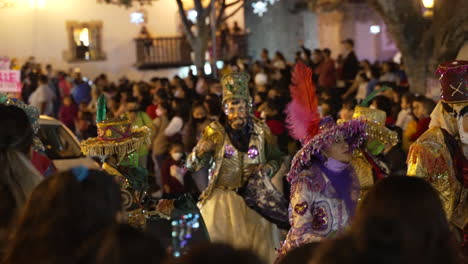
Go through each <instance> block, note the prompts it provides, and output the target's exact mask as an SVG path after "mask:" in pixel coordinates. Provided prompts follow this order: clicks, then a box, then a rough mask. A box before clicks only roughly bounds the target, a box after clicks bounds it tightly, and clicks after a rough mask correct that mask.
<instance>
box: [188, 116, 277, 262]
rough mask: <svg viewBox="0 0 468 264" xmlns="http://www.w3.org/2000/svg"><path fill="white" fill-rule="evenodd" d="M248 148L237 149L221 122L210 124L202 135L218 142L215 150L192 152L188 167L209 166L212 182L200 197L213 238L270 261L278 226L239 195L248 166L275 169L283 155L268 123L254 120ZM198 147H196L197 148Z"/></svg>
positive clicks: (275, 246) (192, 168) (272, 256)
mask: <svg viewBox="0 0 468 264" xmlns="http://www.w3.org/2000/svg"><path fill="white" fill-rule="evenodd" d="M252 122H253V131H252V133H251V137H250V142H249V149H248V151H247V152H240V151H238V150H237V149H236V148H235V147H234V146H233V144H232V143H231V140H230V138H229V137H228V136H227V133H226V131H225V128H224V127H223V126H222V125H221V124H220V123H219V122H213V123H211V124H210V125H209V126H208V127H207V128H206V129H205V131H204V133H203V135H202V140H203V139H208V140H210V141H212V142H214V143H215V150H214V151H213V152H212V153H206V154H205V155H204V156H203V157H201V158H199V157H197V155H196V151H193V152H192V153H191V154H190V156H189V157H188V159H187V168H189V169H191V170H195V171H197V170H199V169H201V168H203V167H205V166H209V167H210V181H209V184H208V187H207V188H206V190H205V191H204V192H203V193H202V195H201V197H200V199H201V201H200V203H199V204H200V211H201V214H202V216H203V220H204V221H205V223H206V226H207V228H208V233H209V235H210V238H211V240H212V241H215V242H225V243H228V244H231V245H233V246H235V247H238V248H247V249H251V250H253V251H254V252H255V253H257V254H258V255H259V256H261V257H262V258H263V259H264V260H266V261H269V262H268V263H271V262H272V261H273V260H274V258H275V248H278V247H279V242H280V233H279V230H278V228H277V227H276V226H275V225H274V224H273V223H271V222H269V221H268V220H267V219H265V218H263V217H262V216H261V215H260V214H258V213H257V212H256V211H254V210H252V209H251V208H249V207H248V206H247V204H246V203H245V201H244V199H243V197H241V196H240V195H239V194H237V191H238V190H239V188H241V187H243V186H244V184H245V183H246V181H247V179H248V177H249V176H250V175H249V173H248V172H246V171H245V169H246V168H247V167H249V165H259V164H267V165H268V166H271V168H272V175H273V172H275V171H277V170H278V168H279V165H280V159H281V155H278V154H280V153H279V152H278V146H277V145H276V143H275V142H274V138H273V136H272V135H271V132H270V131H269V129H268V127H267V126H266V124H265V123H264V122H262V121H260V120H258V119H255V118H254V119H252ZM195 149H196V147H195Z"/></svg>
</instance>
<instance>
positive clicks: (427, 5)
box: [422, 0, 434, 17]
mask: <svg viewBox="0 0 468 264" xmlns="http://www.w3.org/2000/svg"><path fill="white" fill-rule="evenodd" d="M422 4H423V6H424V13H423V16H424V17H432V16H433V15H434V0H422Z"/></svg>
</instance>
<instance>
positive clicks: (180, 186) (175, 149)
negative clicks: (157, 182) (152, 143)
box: [161, 143, 186, 198]
mask: <svg viewBox="0 0 468 264" xmlns="http://www.w3.org/2000/svg"><path fill="white" fill-rule="evenodd" d="M183 156H184V152H183V146H182V144H181V143H172V144H171V146H170V147H169V156H168V157H167V158H166V159H165V160H164V162H163V164H162V168H161V178H162V185H163V192H164V195H163V197H165V198H176V197H178V196H180V195H181V194H183V193H184V192H185V187H184V176H185V173H186V169H184V166H183V165H184V164H183V160H182V158H183Z"/></svg>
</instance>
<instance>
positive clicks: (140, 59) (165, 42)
mask: <svg viewBox="0 0 468 264" xmlns="http://www.w3.org/2000/svg"><path fill="white" fill-rule="evenodd" d="M135 43H136V57H137V62H136V66H137V67H138V69H140V70H145V69H158V68H171V67H182V66H188V65H192V64H193V62H192V55H191V52H192V48H191V47H190V45H189V43H188V41H187V40H186V38H185V37H183V36H179V37H157V38H137V39H135ZM231 45H233V46H232V47H233V48H230V47H231V46H230V44H228V43H221V41H220V38H219V37H218V40H217V58H218V59H219V60H229V59H232V57H235V56H239V57H245V56H246V54H247V38H246V35H234V36H232V42H231ZM208 52H209V53H210V55H211V54H212V52H210V51H208Z"/></svg>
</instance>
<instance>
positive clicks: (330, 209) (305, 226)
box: [279, 165, 350, 257]
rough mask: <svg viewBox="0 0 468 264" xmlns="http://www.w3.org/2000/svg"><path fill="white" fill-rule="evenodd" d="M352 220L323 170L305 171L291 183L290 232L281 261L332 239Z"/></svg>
mask: <svg viewBox="0 0 468 264" xmlns="http://www.w3.org/2000/svg"><path fill="white" fill-rule="evenodd" d="M349 218H350V216H349V215H348V211H347V210H346V205H345V202H344V201H343V200H342V199H340V198H339V197H338V195H337V193H336V191H335V189H334V188H333V186H332V183H331V181H330V180H329V179H328V178H327V176H326V175H325V174H324V173H323V172H322V170H321V169H320V168H319V167H318V166H316V165H312V166H309V167H308V168H306V169H303V170H302V171H301V172H300V173H299V174H298V175H297V177H295V178H294V179H293V180H292V182H291V202H290V205H289V223H290V224H291V229H290V230H289V232H288V235H287V237H286V240H285V241H284V242H283V245H282V247H281V249H280V250H279V254H280V255H279V257H281V256H284V255H285V254H286V253H287V252H288V251H290V250H291V249H293V248H295V247H298V246H301V245H303V244H306V243H310V242H314V241H320V240H322V239H324V238H328V237H333V236H334V235H335V234H336V233H337V232H339V231H341V230H343V229H344V228H345V227H346V226H347V225H348V222H349Z"/></svg>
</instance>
